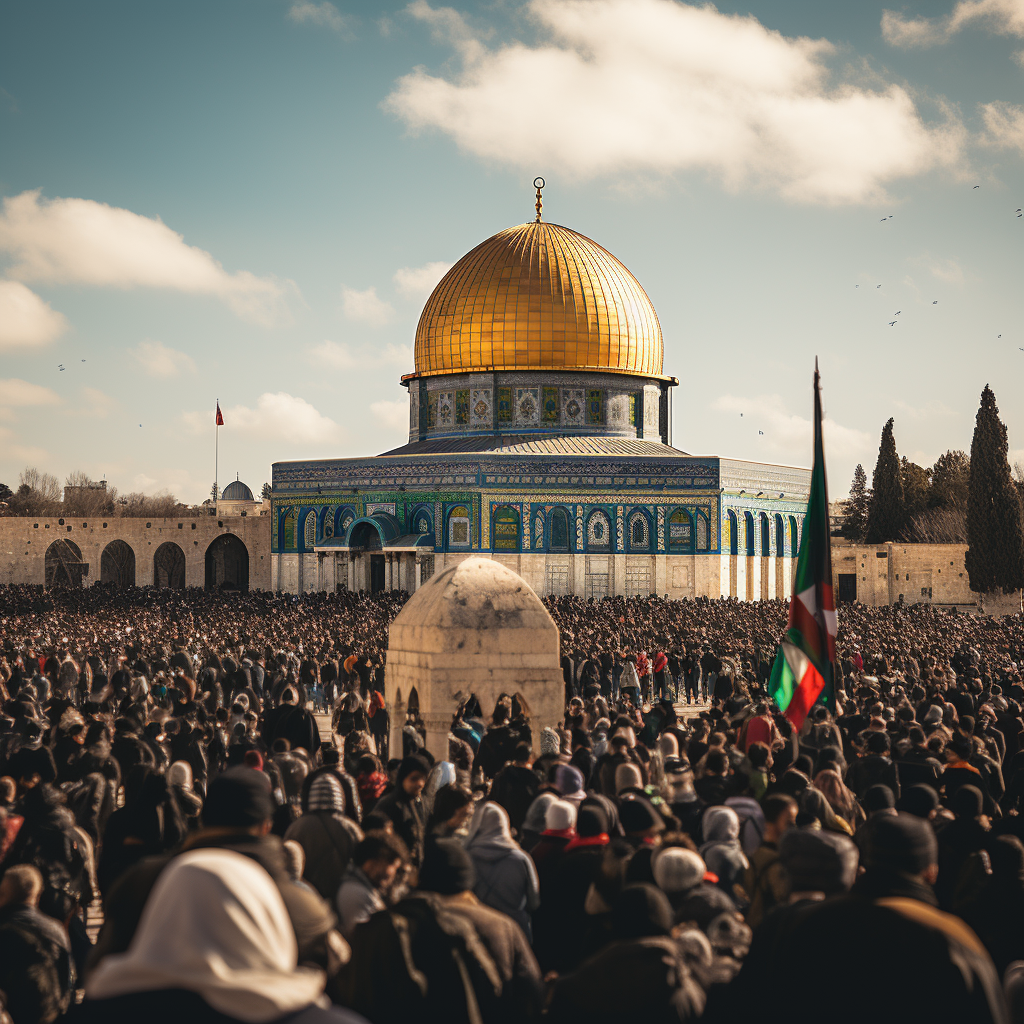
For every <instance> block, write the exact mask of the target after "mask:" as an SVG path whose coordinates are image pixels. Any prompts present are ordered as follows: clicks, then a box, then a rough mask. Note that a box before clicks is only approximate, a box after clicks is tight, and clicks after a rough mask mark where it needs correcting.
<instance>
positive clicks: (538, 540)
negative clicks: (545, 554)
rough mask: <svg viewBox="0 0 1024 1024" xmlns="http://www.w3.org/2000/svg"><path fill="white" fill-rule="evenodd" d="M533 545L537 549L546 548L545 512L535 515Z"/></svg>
mask: <svg viewBox="0 0 1024 1024" xmlns="http://www.w3.org/2000/svg"><path fill="white" fill-rule="evenodd" d="M533 546H534V548H535V549H536V550H537V551H543V550H544V513H543V512H538V513H537V514H536V515H535V516H534V517H533Z"/></svg>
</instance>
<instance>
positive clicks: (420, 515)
mask: <svg viewBox="0 0 1024 1024" xmlns="http://www.w3.org/2000/svg"><path fill="white" fill-rule="evenodd" d="M409 523H410V526H409V531H410V533H414V534H417V535H419V536H425V535H426V534H428V533H433V532H434V510H433V509H432V508H430V507H429V506H428V505H419V506H417V507H416V508H415V509H414V510H413V513H412V516H411V517H410V519H409Z"/></svg>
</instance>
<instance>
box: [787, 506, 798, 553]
mask: <svg viewBox="0 0 1024 1024" xmlns="http://www.w3.org/2000/svg"><path fill="white" fill-rule="evenodd" d="M789 553H790V555H792V556H793V558H796V557H797V555H799V554H800V527H799V526H798V525H797V521H796V516H790V517H789Z"/></svg>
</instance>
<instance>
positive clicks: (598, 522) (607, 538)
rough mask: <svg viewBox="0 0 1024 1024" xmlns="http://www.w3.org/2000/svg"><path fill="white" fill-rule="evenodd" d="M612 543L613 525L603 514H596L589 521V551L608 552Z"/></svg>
mask: <svg viewBox="0 0 1024 1024" xmlns="http://www.w3.org/2000/svg"><path fill="white" fill-rule="evenodd" d="M611 542H612V530H611V525H610V524H609V522H608V517H607V516H606V515H605V514H604V513H603V512H594V513H593V514H592V515H591V517H590V519H588V520H587V550H588V551H607V550H609V548H610V546H611Z"/></svg>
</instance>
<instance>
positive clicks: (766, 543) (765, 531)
mask: <svg viewBox="0 0 1024 1024" xmlns="http://www.w3.org/2000/svg"><path fill="white" fill-rule="evenodd" d="M757 521H758V526H759V527H760V530H759V531H758V532H759V533H760V534H761V536H760V537H759V538H758V539H759V540H760V541H761V551H760V554H761V556H762V557H766V556H768V555H770V554H771V553H772V538H771V531H770V529H769V526H768V515H767V513H765V512H761V513H759V514H758V517H757Z"/></svg>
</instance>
